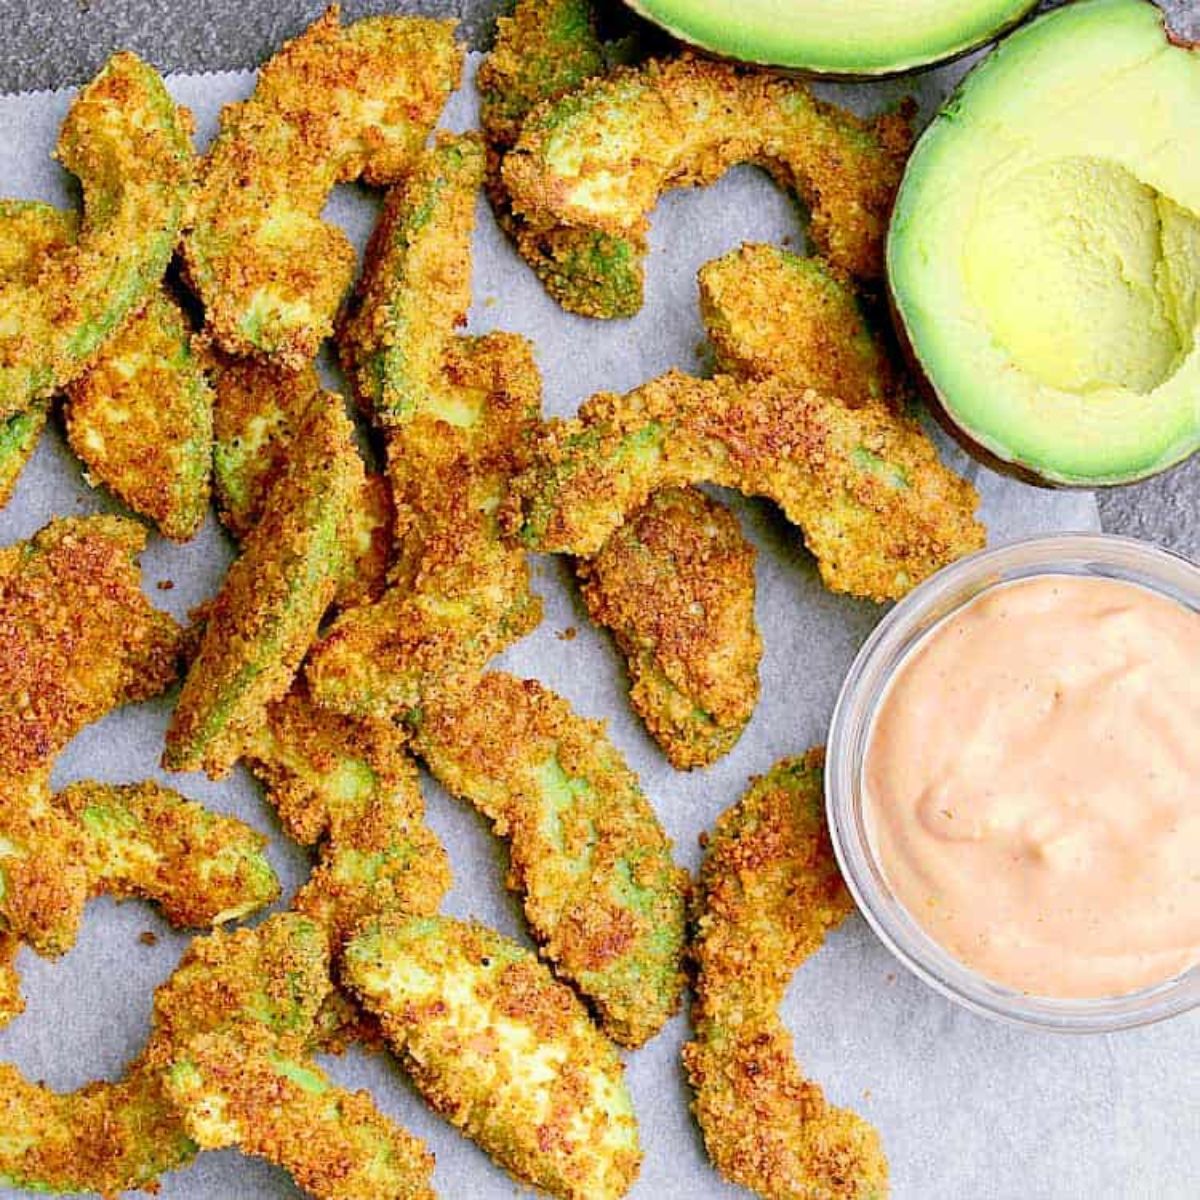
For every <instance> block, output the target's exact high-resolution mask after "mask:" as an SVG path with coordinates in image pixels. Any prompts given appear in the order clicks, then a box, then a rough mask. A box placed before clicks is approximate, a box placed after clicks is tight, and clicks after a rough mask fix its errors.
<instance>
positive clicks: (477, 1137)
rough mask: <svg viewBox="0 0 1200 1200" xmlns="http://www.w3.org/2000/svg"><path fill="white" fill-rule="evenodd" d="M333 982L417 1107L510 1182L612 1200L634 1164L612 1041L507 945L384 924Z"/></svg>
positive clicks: (358, 946)
mask: <svg viewBox="0 0 1200 1200" xmlns="http://www.w3.org/2000/svg"><path fill="white" fill-rule="evenodd" d="M344 974H345V976H346V979H347V982H348V983H349V985H350V986H351V987H352V988H353V989H354V991H355V993H356V994H357V995H358V996H359V998H360V999H361V1000H362V1001H363V1003H364V1004H365V1005H366V1006H367V1007H368V1008H369V1009H370V1010H371V1011H373V1012H374V1013H375V1014H376V1015H377V1016H378V1017H379V1018H380V1020H381V1021H382V1023H383V1028H384V1032H385V1034H386V1036H387V1038H388V1041H389V1042H390V1044H391V1045H392V1047H393V1048H394V1049H395V1050H396V1052H397V1053H398V1054H399V1055H400V1056H401V1058H402V1060H403V1062H404V1064H405V1066H406V1067H407V1068H408V1070H409V1072H410V1074H411V1075H412V1078H413V1081H414V1082H415V1083H416V1085H417V1087H418V1088H419V1089H420V1091H421V1093H422V1094H423V1095H424V1096H425V1098H426V1100H428V1101H429V1103H430V1104H431V1105H432V1106H433V1108H434V1109H436V1110H437V1111H438V1112H439V1113H441V1114H442V1115H443V1116H444V1117H446V1119H447V1120H449V1121H451V1122H452V1123H453V1124H454V1125H456V1126H458V1127H459V1128H460V1129H461V1130H462V1131H463V1132H464V1133H465V1134H466V1135H467V1136H468V1137H470V1138H472V1139H473V1140H474V1141H476V1142H478V1143H479V1145H480V1146H481V1147H482V1148H483V1149H484V1150H486V1151H487V1153H488V1154H490V1155H491V1156H492V1157H493V1158H494V1159H495V1160H496V1161H497V1162H498V1163H499V1164H500V1165H501V1166H502V1167H504V1168H505V1169H507V1170H508V1171H510V1172H512V1174H513V1175H514V1176H515V1177H516V1178H517V1179H519V1180H521V1181H523V1182H525V1183H529V1184H532V1185H533V1186H534V1187H538V1188H540V1189H542V1190H543V1191H546V1192H548V1193H549V1194H550V1195H552V1196H558V1197H563V1198H565V1200H615V1198H616V1197H619V1196H623V1195H624V1194H625V1193H626V1192H627V1191H628V1190H629V1188H630V1187H631V1186H632V1184H633V1181H634V1179H635V1177H636V1175H637V1172H638V1167H639V1165H640V1162H641V1150H640V1147H639V1145H638V1134H637V1121H636V1118H635V1117H634V1113H633V1107H632V1104H631V1102H630V1098H629V1094H628V1091H627V1090H626V1087H625V1081H624V1078H623V1068H622V1064H621V1060H620V1059H619V1058H618V1056H617V1053H616V1050H615V1048H614V1047H613V1045H612V1043H611V1042H609V1041H608V1040H607V1039H606V1038H604V1037H603V1036H602V1035H601V1034H600V1033H599V1032H597V1030H596V1028H595V1027H594V1026H593V1025H592V1023H591V1021H590V1020H589V1019H588V1016H587V1013H586V1012H585V1011H584V1009H583V1006H582V1005H581V1004H580V1003H579V1001H578V1000H577V999H576V998H575V996H574V995H573V994H572V992H571V990H570V989H569V988H568V987H566V986H565V985H563V984H561V983H559V982H557V980H555V978H554V977H553V976H552V975H551V974H550V972H549V970H548V969H547V968H546V967H545V966H543V965H542V964H541V963H540V962H538V960H537V959H536V958H535V957H534V956H533V955H532V954H530V953H529V952H528V951H526V950H523V949H521V947H520V946H518V945H517V944H516V943H515V942H512V941H510V940H509V939H507V938H504V937H501V936H500V935H499V934H497V933H493V932H492V931H490V930H487V929H484V928H483V927H482V926H480V925H476V924H470V923H467V922H463V921H455V920H452V919H451V918H449V917H418V918H413V919H410V920H400V919H395V918H385V919H384V920H382V921H379V922H375V923H372V924H371V925H369V926H367V928H366V929H364V930H363V932H362V933H360V934H359V935H358V937H356V938H355V939H354V940H353V941H352V942H351V943H350V945H349V947H348V948H347V950H346V955H345V964H344Z"/></svg>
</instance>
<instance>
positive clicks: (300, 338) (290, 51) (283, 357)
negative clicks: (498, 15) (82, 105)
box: [183, 5, 462, 369]
mask: <svg viewBox="0 0 1200 1200" xmlns="http://www.w3.org/2000/svg"><path fill="white" fill-rule="evenodd" d="M453 30H454V23H453V22H451V21H432V20H426V19H423V18H416V17H397V16H383V17H367V18H365V19H363V20H360V21H356V22H354V23H353V24H350V25H347V26H345V27H343V26H342V25H341V24H340V22H339V12H338V8H337V6H336V5H335V6H333V7H331V8H329V9H328V10H327V11H326V13H325V14H324V16H322V17H320V18H318V20H317V21H315V22H314V23H313V24H312V25H311V26H309V28H308V29H307V30H305V32H304V33H302V34H301V35H300V36H299V37H297V38H295V39H294V40H292V41H290V42H288V43H287V44H286V45H285V46H284V47H283V48H282V49H281V50H280V51H279V53H277V54H276V55H275V57H274V58H272V59H271V60H270V61H269V62H268V63H266V64H265V65H264V66H263V67H262V69H261V70H260V71H259V74H258V83H257V86H256V88H255V91H254V94H253V95H252V96H251V97H250V98H249V99H248V100H246V101H243V102H242V103H241V104H236V105H231V106H229V107H227V108H226V109H225V111H224V113H223V114H222V118H221V129H220V132H219V133H218V135H217V137H216V139H215V141H214V142H213V145H212V147H211V148H210V150H209V152H208V155H207V156H206V158H205V161H204V167H203V172H202V179H201V186H200V191H199V196H198V198H197V204H196V212H195V216H194V218H193V219H192V222H191V227H190V229H189V230H188V232H187V235H186V237H185V240H184V245H183V256H184V266H185V271H186V275H187V278H188V280H189V282H190V283H191V285H192V287H193V288H194V289H195V291H196V294H197V295H198V296H199V297H200V299H201V301H202V302H203V303H204V309H205V317H206V321H207V325H208V328H209V329H210V331H211V332H212V334H213V336H214V338H215V339H216V341H217V343H218V344H219V345H220V346H221V348H222V349H224V350H226V351H227V352H228V353H230V354H238V355H264V356H270V357H272V358H276V359H278V360H279V361H280V362H281V363H282V364H283V365H286V366H289V367H292V368H296V369H299V368H302V367H303V366H304V365H305V364H306V363H308V362H310V361H311V360H312V358H313V357H314V356H315V355H316V352H317V350H318V348H319V346H320V343H321V341H322V339H324V338H325V337H327V336H329V334H331V333H332V332H333V320H334V316H335V314H336V312H337V308H338V305H339V304H340V303H341V300H342V297H343V295H344V293H345V291H346V289H347V287H348V286H349V284H350V282H351V279H352V277H353V272H354V264H355V255H354V250H353V248H352V247H351V245H350V243H349V241H348V240H347V238H346V236H345V235H344V234H343V233H342V232H341V231H340V230H339V229H336V228H335V227H334V226H332V225H329V224H326V223H325V222H324V221H322V220H321V210H322V209H323V208H324V206H325V202H326V200H327V199H328V198H329V194H330V192H331V191H332V190H333V187H334V185H335V184H338V183H347V182H350V181H352V180H355V179H360V178H361V179H365V180H366V182H368V183H372V184H386V183H391V182H393V181H395V180H397V179H399V178H401V177H402V176H403V175H404V174H405V173H406V172H407V171H408V169H409V168H410V166H411V164H412V162H413V160H414V158H415V156H416V154H417V153H418V151H419V150H420V149H421V147H422V146H423V145H424V142H425V138H426V136H427V135H428V133H429V131H430V130H431V129H432V128H433V125H434V123H435V122H436V120H437V118H438V115H439V113H440V112H441V110H442V107H443V105H444V104H445V102H446V98H447V97H448V96H449V94H450V92H451V91H452V90H453V89H454V88H455V87H456V86H457V84H458V78H459V73H460V70H461V66H462V51H461V49H460V48H459V47H458V46H457V45H456V44H455V42H454V36H453Z"/></svg>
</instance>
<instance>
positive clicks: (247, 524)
mask: <svg viewBox="0 0 1200 1200" xmlns="http://www.w3.org/2000/svg"><path fill="white" fill-rule="evenodd" d="M214 358H215V359H216V360H217V361H216V363H215V366H214V372H215V375H216V408H215V413H214V431H213V432H214V444H213V482H214V487H215V491H216V496H217V513H218V515H219V517H220V518H221V523H222V524H223V525H224V526H225V528H226V529H228V530H229V532H230V533H232V534H233V535H234V537H236V538H238V539H239V540H241V539H244V538H245V537H246V536H247V535H248V534H249V532H250V530H251V529H253V528H254V526H255V525H256V524H257V523H258V520H259V518H260V517H261V516H262V513H263V509H264V507H265V505H266V502H267V497H268V496H269V495H270V492H271V488H272V487H274V485H275V483H276V481H277V480H278V479H279V477H280V476H281V475H282V474H283V471H284V468H285V467H286V466H287V462H288V457H289V455H290V453H291V451H292V450H293V448H294V447H295V445H296V438H297V435H298V434H299V431H300V429H301V427H302V426H303V424H304V420H305V417H306V415H307V414H308V411H309V409H310V408H311V407H312V406H313V405H315V404H327V403H329V399H328V396H327V394H326V393H325V392H324V391H323V390H322V388H321V381H320V379H319V378H318V376H317V372H316V369H315V368H314V366H313V365H312V363H309V364H308V365H307V366H306V367H304V368H303V369H301V370H299V371H292V370H289V369H288V368H286V367H280V366H277V365H275V364H272V363H268V362H259V361H257V360H255V359H228V358H225V357H224V356H223V355H220V354H216V355H214ZM394 530H395V512H394V511H393V507H392V497H391V490H390V488H389V487H388V485H387V481H386V480H385V479H384V478H383V476H382V475H378V474H375V473H372V472H368V473H367V476H366V479H365V480H364V483H363V486H362V489H361V491H360V492H359V495H358V497H357V499H356V501H355V503H354V504H353V505H352V506H351V512H350V515H349V517H348V524H347V535H346V536H347V547H348V550H349V554H350V558H351V562H350V564H349V566H348V568H347V571H346V573H345V575H344V576H343V577H342V579H341V581H340V582H339V584H338V590H337V595H336V597H335V600H334V604H335V606H336V607H338V608H353V607H355V606H356V605H359V604H366V603H369V602H370V601H372V600H376V599H378V597H379V596H380V595H381V594H382V593H383V590H384V587H385V586H386V581H387V571H388V564H389V562H390V559H391V550H392V542H393V537H394Z"/></svg>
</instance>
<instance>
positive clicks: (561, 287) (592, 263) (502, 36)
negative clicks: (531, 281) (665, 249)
mask: <svg viewBox="0 0 1200 1200" xmlns="http://www.w3.org/2000/svg"><path fill="white" fill-rule="evenodd" d="M593 18H594V14H593V11H592V5H591V3H590V0H517V3H516V5H515V7H514V8H513V11H512V15H511V16H508V17H501V18H500V19H499V21H497V23H496V41H495V44H494V45H493V47H492V51H491V53H490V54H489V55H488V56H487V58H486V59H484V61H483V64H482V65H481V66H480V68H479V73H478V75H477V76H476V77H475V84H476V87H477V88H478V89H479V98H480V123H481V125H482V127H483V134H484V138H485V139H486V141H487V149H488V162H487V179H486V186H487V192H488V196H489V197H490V199H491V202H492V208H493V211H494V212H495V214H496V220H497V221H498V222H499V223H500V225H501V227H502V228H503V229H504V231H505V232H506V233H507V234H508V235H509V237H510V238H511V239H512V241H513V244H514V245H515V246H516V248H517V252H518V253H519V254H520V255H521V257H522V258H523V259H524V260H525V261H526V262H527V263H528V264H529V265H530V266H531V267H532V268H533V270H534V272H535V273H536V275H537V277H538V278H539V279H540V280H541V281H542V284H543V286H544V287H545V288H546V290H547V292H549V293H550V295H551V296H553V297H554V299H555V300H557V301H558V302H559V304H561V305H562V306H563V308H564V309H566V310H567V312H574V313H579V314H581V315H582V316H586V317H630V316H633V315H634V314H635V313H636V312H637V311H638V309H640V308H641V306H642V266H641V256H640V252H639V249H638V247H637V245H636V244H635V243H631V242H630V241H628V240H627V239H625V238H622V237H618V236H614V235H613V234H609V233H602V232H599V231H597V230H593V229H573V228H571V227H570V226H568V225H558V224H554V223H552V222H544V221H542V222H538V221H531V220H529V219H528V218H527V217H525V216H522V215H518V214H517V213H515V212H513V209H512V204H511V203H510V201H509V196H508V189H507V188H506V187H505V184H504V179H503V175H502V167H503V162H504V156H505V155H506V154H507V153H508V151H509V150H511V149H512V147H513V146H514V145H515V144H516V142H517V138H518V137H519V135H520V132H521V125H522V124H523V122H524V120H525V118H526V117H527V116H528V115H529V113H530V112H531V111H532V110H533V109H534V108H536V107H537V106H538V105H539V104H541V103H544V102H549V101H554V100H558V99H559V98H560V97H562V96H563V95H565V94H566V93H568V92H570V91H572V90H573V89H575V88H577V87H578V86H579V85H580V84H582V83H583V82H584V81H585V80H587V79H591V78H592V77H594V76H596V75H600V74H601V73H603V72H604V71H605V70H606V69H607V65H608V64H607V62H606V57H607V56H606V48H605V46H604V45H603V44H602V43H601V41H600V39H599V37H598V36H597V33H596V27H595V21H594V19H593Z"/></svg>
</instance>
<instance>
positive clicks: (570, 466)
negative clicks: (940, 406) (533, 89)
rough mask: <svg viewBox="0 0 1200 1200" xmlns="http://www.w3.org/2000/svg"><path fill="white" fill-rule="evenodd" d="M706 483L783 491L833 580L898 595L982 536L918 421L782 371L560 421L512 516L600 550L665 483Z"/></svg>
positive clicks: (772, 495)
mask: <svg viewBox="0 0 1200 1200" xmlns="http://www.w3.org/2000/svg"><path fill="white" fill-rule="evenodd" d="M701 482H711V483H717V484H720V485H722V486H725V487H732V488H736V489H737V490H738V491H741V492H743V493H745V494H747V495H758V496H764V497H766V498H768V499H771V500H774V501H775V503H777V504H778V505H779V506H780V507H781V508H782V509H783V512H784V515H785V516H786V517H787V518H788V519H789V520H790V521H791V522H792V523H793V524H795V525H798V526H799V527H800V528H801V529H802V530H803V532H804V538H805V542H806V544H807V545H808V548H809V549H810V550H811V551H812V553H813V554H814V555H815V556H816V559H817V563H818V566H819V567H820V570H821V577H822V579H823V580H824V582H825V584H826V586H827V587H829V588H831V589H832V590H834V591H845V592H850V593H851V594H853V595H859V596H867V597H871V598H873V599H876V600H881V601H882V600H887V599H895V598H897V597H899V596H902V595H904V594H905V593H906V592H907V591H909V590H910V589H911V588H912V587H914V586H915V585H916V584H917V583H919V582H920V581H921V580H922V579H924V578H926V577H927V576H928V575H930V574H932V573H933V572H934V571H935V570H937V569H938V568H939V567H941V566H944V565H945V564H946V563H948V562H950V561H952V560H953V559H955V558H958V557H960V556H961V555H963V554H965V553H968V552H969V551H971V550H975V549H978V548H979V547H981V546H982V545H983V540H984V530H983V527H982V526H981V525H980V524H979V523H978V522H977V521H976V520H975V518H974V515H973V514H974V509H975V506H976V504H977V503H978V496H977V494H976V492H975V489H974V488H972V487H971V486H970V485H969V484H967V483H965V482H964V481H963V480H961V479H959V478H958V476H956V475H954V474H953V473H952V472H951V471H949V470H948V469H947V468H946V467H944V466H943V465H942V463H941V462H940V460H939V459H938V457H937V452H936V451H935V450H934V447H933V445H932V443H931V442H930V441H929V439H928V438H926V436H925V434H924V433H923V432H922V431H921V429H920V427H919V426H918V425H917V424H916V423H915V422H913V421H911V420H909V419H907V418H904V417H901V416H899V415H897V414H895V413H892V412H890V411H888V410H886V409H884V408H870V409H850V408H847V407H846V406H845V405H844V404H842V403H840V402H838V401H835V400H829V399H826V398H825V397H823V396H822V395H820V394H819V393H817V392H815V391H813V390H812V389H811V388H809V389H803V388H801V387H798V386H796V385H794V384H789V383H785V382H782V381H780V380H777V379H768V380H765V381H762V382H750V383H745V382H741V381H737V380H734V379H731V378H730V377H728V376H717V377H716V378H714V379H711V380H698V379H694V378H692V377H690V376H687V375H683V374H680V373H679V372H676V371H673V372H669V373H668V374H666V375H664V376H662V377H660V378H659V379H656V380H653V381H651V382H650V383H648V384H644V385H643V386H642V387H640V388H637V389H635V390H634V391H632V392H630V393H629V394H628V395H626V396H616V395H613V394H611V393H604V392H602V393H600V394H598V395H596V396H593V397H592V398H591V399H590V400H588V401H587V402H586V403H585V404H584V405H583V406H582V408H581V409H580V412H579V416H578V417H576V418H574V419H573V420H569V421H550V422H548V423H547V424H546V426H545V427H544V430H543V433H542V436H541V439H540V443H539V446H538V449H537V451H536V452H535V462H534V465H533V466H532V467H530V468H528V469H527V470H526V471H525V472H524V473H523V474H522V475H521V476H519V477H518V478H517V479H516V480H515V481H514V483H513V489H512V490H513V499H512V502H510V505H509V508H508V511H507V512H506V514H505V516H506V519H507V520H508V521H510V522H511V524H512V527H513V529H514V532H515V533H516V534H517V535H518V536H519V537H520V538H521V539H522V540H523V541H524V542H525V544H526V545H527V546H528V547H529V548H530V549H533V550H540V551H551V552H560V553H568V554H593V553H595V552H596V551H597V550H599V548H600V547H601V546H602V545H603V544H604V541H605V539H606V538H608V537H609V536H610V535H611V534H612V532H613V530H614V529H616V528H617V527H619V526H620V525H621V524H622V523H623V522H624V521H625V520H626V519H627V517H628V516H629V515H630V514H631V513H633V512H635V511H636V510H637V509H638V508H639V507H641V505H643V504H644V503H645V502H646V500H647V499H648V498H649V496H651V495H652V494H653V493H654V492H655V491H658V490H659V489H661V488H663V487H670V486H678V485H681V484H692V483H701Z"/></svg>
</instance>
